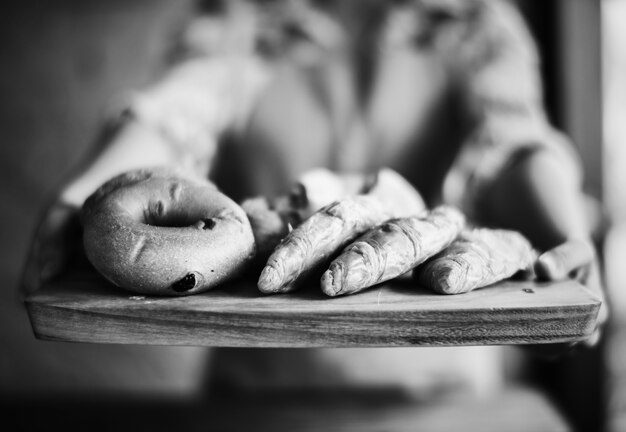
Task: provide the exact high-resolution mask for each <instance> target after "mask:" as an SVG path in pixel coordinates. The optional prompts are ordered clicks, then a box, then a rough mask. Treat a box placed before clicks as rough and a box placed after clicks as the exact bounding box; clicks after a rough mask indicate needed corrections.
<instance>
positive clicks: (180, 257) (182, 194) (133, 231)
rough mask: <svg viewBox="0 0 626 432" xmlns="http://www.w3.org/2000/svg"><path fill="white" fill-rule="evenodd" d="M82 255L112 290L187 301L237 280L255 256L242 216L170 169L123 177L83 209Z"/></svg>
mask: <svg viewBox="0 0 626 432" xmlns="http://www.w3.org/2000/svg"><path fill="white" fill-rule="evenodd" d="M81 221H82V223H83V227H84V237H83V243H84V247H85V252H86V255H87V258H88V259H89V261H90V262H91V263H92V264H93V266H94V267H95V268H96V269H97V270H98V271H99V272H100V273H101V274H102V275H103V276H104V277H105V278H106V279H108V280H109V281H111V282H112V283H113V284H115V285H117V286H119V287H121V288H125V289H127V290H130V291H133V292H137V293H142V294H156V295H172V296H174V295H189V294H196V293H200V292H202V291H205V290H208V289H210V288H213V287H215V286H217V285H219V284H221V283H223V282H225V281H226V280H228V279H230V278H232V277H234V276H236V275H238V274H239V273H240V271H242V270H243V267H244V266H245V265H246V263H248V261H249V260H250V259H251V258H252V257H253V255H254V252H255V245H254V237H253V234H252V229H251V227H250V223H249V221H248V219H247V217H246V214H245V213H244V211H243V210H242V208H241V207H240V206H239V205H237V204H236V203H235V202H234V201H232V200H231V199H230V198H228V197H227V196H226V195H224V194H222V193H221V192H220V191H219V190H218V189H217V187H216V186H215V185H213V184H212V183H210V182H208V181H206V180H204V179H199V178H190V177H187V176H184V175H182V174H180V173H177V172H174V171H171V170H168V169H151V170H136V171H131V172H128V173H125V174H121V175H119V176H117V177H115V178H113V179H111V180H110V181H108V182H107V183H105V184H104V185H102V186H101V187H100V188H99V189H98V190H97V191H96V192H94V193H93V194H92V195H91V196H90V197H89V198H88V199H87V201H86V202H85V204H84V206H83V209H82V213H81Z"/></svg>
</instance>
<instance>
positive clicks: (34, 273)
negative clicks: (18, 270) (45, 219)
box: [20, 240, 41, 297]
mask: <svg viewBox="0 0 626 432" xmlns="http://www.w3.org/2000/svg"><path fill="white" fill-rule="evenodd" d="M40 284H41V283H40V273H39V245H38V242H37V240H35V241H33V244H32V246H31V250H30V252H29V254H28V257H27V259H26V264H25V266H24V270H23V273H22V282H21V286H20V289H21V295H22V296H24V297H25V296H27V295H28V294H30V293H32V292H34V291H36V290H37V289H39V286H40Z"/></svg>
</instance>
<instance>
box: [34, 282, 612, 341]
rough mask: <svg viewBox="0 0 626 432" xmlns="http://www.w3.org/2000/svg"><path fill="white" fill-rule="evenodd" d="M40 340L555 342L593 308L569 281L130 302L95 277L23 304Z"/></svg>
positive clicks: (589, 325)
mask: <svg viewBox="0 0 626 432" xmlns="http://www.w3.org/2000/svg"><path fill="white" fill-rule="evenodd" d="M26 306H27V310H28V313H29V317H30V320H31V324H32V327H33V331H34V334H35V336H36V337H37V338H39V339H45V340H58V341H72V342H88V343H121V344H148V345H192V346H230V347H382V346H427V345H439V346H452V345H500V344H527V343H554V342H567V341H578V340H582V339H585V338H586V337H588V336H590V335H591V333H592V331H593V328H594V325H595V320H596V316H597V313H598V309H599V307H600V300H598V299H597V298H596V297H595V296H593V295H592V294H590V293H589V292H588V291H587V290H586V289H585V288H583V287H582V286H580V285H579V284H577V283H576V282H573V281H566V282H559V283H553V284H536V283H534V282H513V281H507V282H503V283H500V284H497V285H494V286H491V287H487V288H484V289H481V290H477V291H473V292H470V293H467V294H461V295H453V296H446V295H440V294H434V293H431V292H430V291H426V290H424V289H422V288H419V287H417V286H415V285H414V283H413V282H412V281H402V282H400V281H394V282H391V283H388V284H384V285H380V286H377V287H374V288H372V289H369V290H366V291H363V292H361V293H358V294H354V295H351V296H344V297H338V298H329V297H327V296H325V295H324V294H322V293H321V292H320V289H319V287H310V288H307V289H303V290H301V291H297V292H294V293H289V294H276V295H263V294H261V293H259V292H258V291H257V288H256V286H255V285H254V283H253V281H250V282H240V283H237V284H231V285H228V286H224V287H222V288H219V289H216V290H213V291H209V292H206V293H202V294H198V295H193V296H187V297H174V298H171V297H168V298H165V297H150V296H135V295H133V294H132V293H129V292H127V291H122V290H120V289H118V288H116V287H114V286H112V285H110V284H109V283H107V282H106V281H104V280H103V279H102V278H101V277H99V276H97V275H96V274H94V273H90V272H87V273H82V274H74V275H71V276H68V277H67V278H65V279H63V280H60V281H57V282H55V283H51V284H48V285H46V286H44V287H43V288H42V289H40V290H39V291H37V292H35V293H33V294H31V295H30V296H29V297H28V298H27V299H26Z"/></svg>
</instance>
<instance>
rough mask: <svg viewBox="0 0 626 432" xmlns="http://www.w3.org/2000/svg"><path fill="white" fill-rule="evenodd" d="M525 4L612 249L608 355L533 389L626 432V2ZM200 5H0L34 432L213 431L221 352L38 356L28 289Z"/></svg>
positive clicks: (12, 290)
mask: <svg viewBox="0 0 626 432" xmlns="http://www.w3.org/2000/svg"><path fill="white" fill-rule="evenodd" d="M515 3H516V5H517V6H518V7H519V8H520V10H521V11H522V13H523V14H524V17H525V18H526V19H527V22H528V25H529V27H530V29H531V31H532V32H533V35H534V36H535V38H536V40H537V43H538V46H539V48H540V53H541V56H542V59H543V62H542V75H543V78H544V81H545V89H546V106H547V109H548V113H549V116H550V118H551V120H552V121H553V123H554V124H555V125H556V126H557V127H559V128H561V129H562V130H564V131H565V132H566V133H567V134H569V135H570V136H571V137H572V139H573V142H574V143H575V144H576V145H577V147H578V148H579V150H580V154H581V155H582V158H583V163H584V168H585V182H586V183H585V188H586V191H587V192H588V193H589V194H590V195H591V196H593V197H595V198H596V199H597V200H598V201H599V202H600V203H601V205H602V209H603V210H604V212H605V213H606V216H605V217H606V221H605V222H604V223H603V225H602V226H603V229H602V231H601V233H600V234H599V236H598V245H599V248H600V250H601V251H602V254H603V259H604V264H605V276H606V281H607V288H608V291H609V296H610V299H611V301H612V316H611V321H610V322H609V326H608V329H607V332H606V334H605V338H604V340H603V341H602V343H601V345H600V346H599V347H597V348H595V349H593V350H587V351H584V352H582V353H579V354H577V355H576V356H570V357H567V358H565V359H561V360H559V361H556V362H537V364H534V365H532V368H533V369H532V375H533V377H532V379H533V380H536V381H539V382H541V383H542V389H543V391H545V394H546V395H547V397H548V398H549V400H550V401H552V403H553V404H554V407H555V409H556V410H557V411H558V412H559V413H560V414H561V415H562V416H563V417H565V418H566V419H567V422H568V423H570V424H573V425H574V426H575V427H576V428H577V429H578V430H595V431H602V430H606V431H610V432H617V431H623V430H626V294H625V293H624V289H623V284H624V283H626V266H624V265H623V264H622V263H623V262H624V259H626V223H625V222H626V187H624V185H626V169H624V167H626V146H624V145H623V142H624V140H626V122H625V121H624V119H625V118H626V47H624V46H623V41H624V40H626V0H602V1H594V0H546V1H543V2H533V1H523V0H520V1H517V2H515ZM192 6H193V1H192V0H181V1H177V2H171V1H167V0H133V1H127V0H104V1H102V0H46V1H44V0H21V1H19V2H18V1H12V0H9V1H6V2H2V4H0V35H1V37H0V59H1V61H0V65H1V66H0V139H1V140H2V142H1V144H0V214H1V215H2V225H1V226H0V239H1V240H0V281H1V285H2V287H3V290H2V291H1V292H0V296H1V297H0V403H1V404H2V406H3V409H6V410H11V411H12V412H13V414H14V416H15V417H16V418H21V419H23V420H22V421H23V423H22V425H23V426H24V429H25V430H27V429H29V426H33V427H35V425H37V426H41V425H43V424H46V423H45V421H48V420H49V419H53V420H54V422H56V424H59V425H63V424H67V425H69V426H74V427H80V426H81V425H89V426H93V422H94V418H98V419H99V420H98V421H99V422H100V425H106V427H104V428H105V429H106V428H109V427H110V428H111V429H116V430H120V425H119V424H118V423H117V421H116V420H115V419H121V418H124V419H125V420H126V421H127V423H126V426H128V425H131V426H132V427H134V426H137V427H141V426H142V425H143V426H145V425H146V423H139V422H140V421H139V420H136V423H133V420H132V419H133V418H140V419H141V421H145V419H146V417H143V416H139V417H136V416H135V414H141V413H144V412H145V413H150V416H151V418H152V419H153V422H154V423H155V426H156V425H157V424H158V426H159V427H162V428H163V429H165V427H168V428H169V427H173V426H177V427H180V426H181V425H186V426H189V427H191V428H192V429H194V428H199V427H198V425H204V424H206V422H207V421H209V419H207V418H206V416H204V415H203V408H204V407H203V406H202V402H201V401H202V397H201V395H202V394H203V391H204V383H205V377H204V374H205V372H206V364H207V362H209V361H210V352H209V351H207V350H205V349H200V348H193V347H138V346H99V345H88V344H84V345H83V344H69V343H59V342H43V341H39V340H36V339H35V338H34V337H33V334H32V331H31V328H30V324H29V321H28V317H27V315H26V311H25V309H24V307H23V304H22V303H21V298H20V297H19V290H18V286H19V281H20V276H21V271H22V269H23V265H24V262H25V259H26V256H27V252H28V248H29V245H30V242H31V240H32V235H33V232H34V229H35V227H36V224H37V222H38V220H39V219H38V218H39V217H40V213H41V211H42V210H43V209H44V208H45V206H46V205H47V204H48V203H49V201H50V200H51V199H53V197H54V194H55V192H56V191H57V190H58V188H59V187H60V186H61V185H62V184H63V182H64V181H65V180H66V179H67V178H69V177H70V176H71V175H72V173H73V169H75V167H76V166H77V164H78V163H79V161H80V160H82V159H83V158H84V157H85V155H86V154H87V152H88V151H89V149H90V146H91V145H92V144H93V142H94V139H95V137H96V134H97V131H98V126H99V125H100V124H101V122H102V121H103V119H104V118H106V116H107V113H108V110H109V109H110V108H111V107H112V106H114V105H115V103H116V98H117V97H118V96H119V95H120V94H123V93H124V91H125V90H127V89H129V88H139V87H142V86H145V85H147V84H148V83H150V82H151V80H153V79H154V78H155V77H156V76H157V75H158V73H159V72H160V71H161V70H162V67H163V62H162V61H163V58H164V56H165V54H166V53H167V52H168V50H169V49H170V46H169V45H168V42H167V41H168V40H169V38H170V37H171V35H172V32H174V31H175V30H176V29H177V28H178V25H179V24H180V23H181V22H182V20H184V19H185V18H186V16H187V14H188V13H189V10H190V8H191V7H192ZM60 401H64V402H60ZM155 407H156V408H155ZM494 409H495V407H494ZM116 412H119V413H122V414H120V416H118V417H116V415H115V413H116ZM157 413H158V415H157ZM165 413H168V414H167V415H165ZM446 413H447V411H446ZM529 415H532V414H529ZM37 416H40V417H39V422H38V420H37V418H38V417H37ZM154 418H156V419H157V420H154ZM520 430H523V429H520Z"/></svg>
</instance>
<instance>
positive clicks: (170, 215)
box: [143, 200, 215, 229]
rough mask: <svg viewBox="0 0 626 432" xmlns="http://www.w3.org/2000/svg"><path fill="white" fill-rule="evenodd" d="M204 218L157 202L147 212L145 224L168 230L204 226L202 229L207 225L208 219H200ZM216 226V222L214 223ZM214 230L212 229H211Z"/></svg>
mask: <svg viewBox="0 0 626 432" xmlns="http://www.w3.org/2000/svg"><path fill="white" fill-rule="evenodd" d="M200 217H202V216H201V215H198V213H197V212H195V211H188V210H182V209H178V208H173V207H170V208H168V207H166V205H165V203H164V202H163V201H160V200H159V201H155V202H152V203H150V205H149V206H148V208H147V211H145V212H144V215H143V223H145V224H147V225H152V226H157V227H167V228H184V227H188V226H194V225H198V224H202V226H201V227H202V228H203V229H206V228H204V226H205V225H207V222H206V221H207V220H208V219H201V221H200V222H199V221H198V219H199V218H200ZM213 226H215V222H213ZM211 228H212V227H211Z"/></svg>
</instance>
